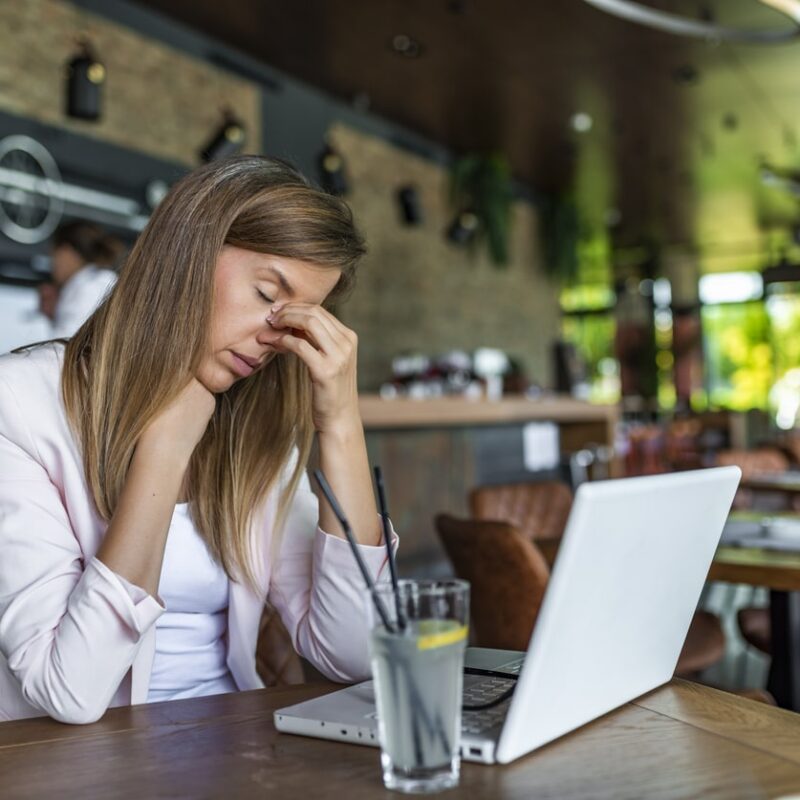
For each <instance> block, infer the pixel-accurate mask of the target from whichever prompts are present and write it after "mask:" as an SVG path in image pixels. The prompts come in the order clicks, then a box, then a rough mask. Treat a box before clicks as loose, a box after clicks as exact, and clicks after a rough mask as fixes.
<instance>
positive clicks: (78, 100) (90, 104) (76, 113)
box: [66, 39, 106, 120]
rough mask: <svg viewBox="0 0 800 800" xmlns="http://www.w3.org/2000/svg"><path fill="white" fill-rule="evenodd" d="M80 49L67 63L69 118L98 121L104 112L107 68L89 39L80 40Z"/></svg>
mask: <svg viewBox="0 0 800 800" xmlns="http://www.w3.org/2000/svg"><path fill="white" fill-rule="evenodd" d="M78 47H79V49H78V52H77V53H76V54H75V55H74V56H73V57H72V58H71V59H70V61H69V62H68V63H67V98H66V99H67V116H70V117H77V118H78V119H86V120H98V119H100V115H101V112H102V101H103V95H102V90H103V84H104V83H105V81H106V68H105V67H104V66H103V64H102V63H101V62H100V61H99V60H98V59H97V57H96V55H95V53H94V50H93V49H92V46H91V44H90V43H89V41H88V40H87V39H81V40H79V42H78Z"/></svg>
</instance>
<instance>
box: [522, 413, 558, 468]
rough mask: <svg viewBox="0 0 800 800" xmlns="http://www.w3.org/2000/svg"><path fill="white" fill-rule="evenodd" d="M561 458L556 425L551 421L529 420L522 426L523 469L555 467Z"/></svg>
mask: <svg viewBox="0 0 800 800" xmlns="http://www.w3.org/2000/svg"><path fill="white" fill-rule="evenodd" d="M560 459H561V450H560V447H559V443H558V425H556V424H555V423H553V422H529V423H528V424H527V425H525V426H524V427H523V428H522V460H523V462H524V464H525V469H527V470H528V471H529V472H536V471H537V470H540V469H555V467H557V466H558V464H559V461H560Z"/></svg>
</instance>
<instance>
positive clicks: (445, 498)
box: [360, 395, 619, 575]
mask: <svg viewBox="0 0 800 800" xmlns="http://www.w3.org/2000/svg"><path fill="white" fill-rule="evenodd" d="M360 406H361V416H362V419H363V421H364V427H365V429H366V434H367V447H368V450H369V456H370V461H371V462H372V463H373V464H380V465H381V467H382V469H383V471H384V474H385V478H386V484H387V489H388V492H389V503H390V509H391V513H392V518H393V521H394V524H395V527H396V528H397V531H398V533H400V536H401V539H402V545H401V548H400V552H399V554H398V562H399V565H400V569H401V572H404V573H406V574H415V575H422V574H428V573H429V574H439V573H441V571H442V570H446V568H447V562H446V560H445V558H444V554H443V552H442V550H441V548H440V546H439V542H438V539H437V537H436V533H435V531H434V526H433V517H434V515H435V514H437V513H438V512H443V511H446V512H448V513H451V514H456V515H461V516H464V515H466V514H467V494H468V492H469V490H470V489H472V488H473V487H474V486H478V485H481V484H486V483H505V482H515V481H525V480H531V479H540V478H542V477H548V475H547V474H546V473H539V474H535V473H534V472H531V471H530V469H529V468H528V466H526V458H525V454H524V446H523V432H524V428H525V426H526V425H528V424H530V423H541V422H551V423H554V424H555V425H557V426H558V434H559V447H560V453H561V459H562V460H566V459H567V458H568V456H569V454H570V453H572V452H575V451H576V450H579V449H581V448H583V447H586V446H587V445H607V446H609V445H613V442H614V433H615V428H616V425H617V422H618V419H619V411H618V408H617V407H616V406H609V405H592V404H590V403H586V402H583V401H580V400H576V399H575V398H573V397H570V396H567V395H544V396H542V397H540V398H534V399H531V398H526V397H523V396H520V395H516V396H508V397H504V398H503V399H502V400H494V401H492V400H486V399H479V400H471V399H466V398H461V397H441V398H434V399H424V400H416V399H411V398H406V397H401V398H395V399H391V400H385V399H382V398H380V397H378V396H376V395H362V396H361V398H360ZM556 474H557V470H552V475H550V477H556Z"/></svg>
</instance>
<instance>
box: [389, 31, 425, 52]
mask: <svg viewBox="0 0 800 800" xmlns="http://www.w3.org/2000/svg"><path fill="white" fill-rule="evenodd" d="M392 50H394V52H395V53H397V54H398V55H400V56H404V57H405V58H419V57H420V56H421V55H422V50H423V47H422V44H421V43H420V41H419V40H418V39H415V38H414V37H413V36H409V35H408V34H407V33H398V34H397V35H396V36H394V37H392Z"/></svg>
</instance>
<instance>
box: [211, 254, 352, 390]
mask: <svg viewBox="0 0 800 800" xmlns="http://www.w3.org/2000/svg"><path fill="white" fill-rule="evenodd" d="M340 274H341V272H340V271H339V270H338V269H333V268H327V267H320V266H317V265H316V264H309V263H307V262H305V261H297V260H295V259H293V258H284V257H283V256H271V255H265V254H264V253H255V252H253V251H252V250H242V249H241V248H239V247H233V246H231V245H225V247H223V248H222V252H221V253H220V255H219V258H218V259H217V266H216V271H215V274H214V305H213V308H212V312H211V336H210V340H209V342H210V343H209V346H208V351H207V352H206V354H205V357H204V358H203V361H202V362H201V364H200V368H199V369H198V371H197V376H196V377H197V380H199V381H200V383H202V384H203V386H205V387H206V389H208V390H209V391H210V392H214V393H219V392H224V391H226V390H227V389H229V388H230V387H231V386H232V385H233V384H234V383H235V382H236V381H238V380H241V379H242V378H246V377H248V376H249V375H251V374H252V373H253V372H255V370H257V369H259V368H260V367H261V366H263V364H264V363H266V361H267V360H268V359H269V358H270V356H271V355H272V353H274V352H275V348H274V347H273V346H272V343H273V342H274V341H275V339H276V338H278V337H279V336H280V335H281V333H282V331H278V330H275V328H273V327H272V326H271V325H270V324H269V323H268V322H267V316H268V314H269V312H270V310H271V308H272V306H273V304H275V303H280V304H281V305H285V304H287V303H291V302H294V303H311V304H314V305H320V304H322V302H323V301H324V300H325V298H326V297H327V296H328V294H329V293H330V292H331V290H332V289H333V287H334V286H335V285H336V282H337V281H338V280H339V276H340Z"/></svg>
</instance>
